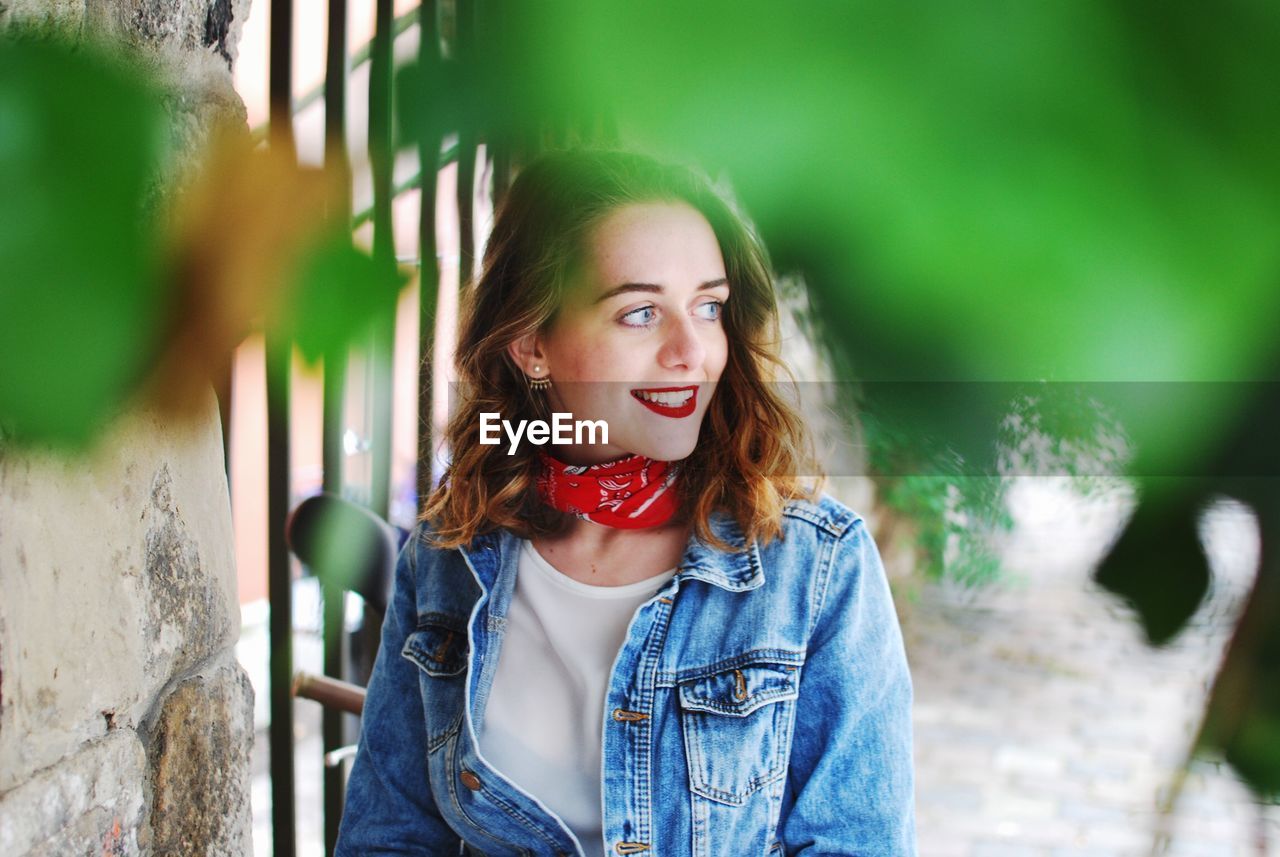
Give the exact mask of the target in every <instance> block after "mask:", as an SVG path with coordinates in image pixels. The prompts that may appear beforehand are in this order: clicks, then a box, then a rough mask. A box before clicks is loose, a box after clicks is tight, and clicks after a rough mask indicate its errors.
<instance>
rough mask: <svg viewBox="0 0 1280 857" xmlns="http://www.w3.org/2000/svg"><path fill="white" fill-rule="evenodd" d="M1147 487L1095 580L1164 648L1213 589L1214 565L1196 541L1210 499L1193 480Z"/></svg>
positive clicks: (1157, 482)
mask: <svg viewBox="0 0 1280 857" xmlns="http://www.w3.org/2000/svg"><path fill="white" fill-rule="evenodd" d="M1142 484H1143V496H1142V498H1141V500H1140V502H1139V504H1138V507H1137V509H1135V510H1134V513H1133V517H1132V518H1131V519H1130V520H1129V523H1128V525H1127V526H1126V527H1125V530H1124V533H1123V534H1122V535H1121V536H1120V538H1119V540H1118V541H1117V542H1116V543H1115V545H1114V546H1113V547H1112V548H1111V551H1110V553H1108V555H1107V558H1106V559H1105V560H1103V562H1102V564H1101V566H1099V568H1098V571H1097V572H1096V575H1095V577H1096V579H1097V581H1098V583H1099V584H1100V585H1101V586H1103V587H1104V588H1106V589H1108V590H1110V591H1111V592H1113V593H1115V594H1116V595H1119V596H1120V597H1122V598H1124V599H1125V600H1126V601H1128V602H1129V604H1131V605H1132V606H1133V608H1134V610H1136V611H1137V613H1138V618H1139V619H1140V620H1141V622H1142V627H1143V630H1144V631H1146V634H1147V639H1148V640H1149V641H1150V642H1151V643H1152V644H1154V645H1162V644H1164V643H1167V642H1168V641H1169V640H1170V639H1172V638H1173V636H1174V635H1175V634H1177V633H1178V631H1179V630H1181V629H1182V627H1183V626H1184V625H1185V624H1186V623H1187V620H1189V619H1190V618H1191V616H1192V614H1193V613H1195V611H1196V608H1197V607H1199V606H1200V602H1201V601H1202V600H1203V599H1204V595H1205V593H1206V592H1207V591H1208V588H1209V566H1208V560H1207V559H1206V557H1205V555H1204V549H1203V547H1202V546H1201V544H1200V540H1199V539H1198V537H1197V536H1196V517H1197V513H1198V512H1199V509H1200V508H1201V506H1202V505H1203V503H1204V499H1205V498H1204V495H1203V494H1202V493H1201V488H1202V487H1201V486H1199V485H1197V484H1195V483H1194V482H1192V481H1190V480H1181V479H1169V480H1165V479H1147V480H1144V482H1143V483H1142Z"/></svg>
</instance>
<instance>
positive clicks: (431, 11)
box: [415, 0, 442, 515]
mask: <svg viewBox="0 0 1280 857" xmlns="http://www.w3.org/2000/svg"><path fill="white" fill-rule="evenodd" d="M419 9H420V14H419V15H418V26H419V32H418V65H419V67H420V68H421V70H422V75H423V78H424V79H425V80H436V79H438V77H439V75H440V63H441V60H440V27H439V21H438V18H437V14H438V12H437V9H436V3H435V0H423V2H422V5H421V6H420V7H419ZM423 109H425V110H432V111H436V110H438V106H437V105H434V104H433V105H426V106H425V107H424V108H423ZM432 115H435V114H434V113H433V114H432ZM441 136H442V134H441V129H440V126H439V123H438V122H434V121H433V122H423V123H422V138H421V139H420V140H419V141H418V164H419V177H420V186H421V196H420V198H419V207H418V469H417V472H416V477H415V489H416V490H415V493H416V495H417V511H418V513H419V515H421V513H422V509H423V507H424V505H425V504H426V502H427V498H428V497H429V496H430V494H431V489H432V488H433V487H434V485H433V479H432V475H433V474H432V468H433V466H434V463H435V438H434V437H433V429H434V426H433V421H432V416H433V414H432V405H433V403H434V401H435V391H434V388H433V386H432V379H431V376H432V372H433V370H434V367H435V361H434V360H433V359H432V356H433V353H434V350H435V330H436V302H437V300H438V298H439V294H440V268H439V263H438V260H437V259H436V177H437V175H438V174H439V171H440V167H439V163H440V144H441Z"/></svg>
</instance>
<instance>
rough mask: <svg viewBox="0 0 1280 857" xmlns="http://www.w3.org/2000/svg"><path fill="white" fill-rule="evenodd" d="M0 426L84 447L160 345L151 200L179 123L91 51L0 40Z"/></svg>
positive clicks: (148, 87) (126, 73) (49, 41)
mask: <svg viewBox="0 0 1280 857" xmlns="http://www.w3.org/2000/svg"><path fill="white" fill-rule="evenodd" d="M0 118H2V121H0V343H3V346H2V347H3V354H4V359H3V360H0V424H3V426H4V428H5V429H6V430H7V431H8V432H10V433H12V434H15V435H17V436H18V437H23V438H39V439H44V440H50V441H56V442H62V443H71V444H79V443H83V442H84V441H86V440H87V439H88V438H89V437H90V436H91V435H92V433H93V432H94V431H95V430H96V429H97V428H98V427H99V426H100V425H101V424H102V422H103V421H104V420H105V418H106V417H107V416H108V415H109V414H110V413H111V412H112V411H114V410H115V409H116V408H117V407H119V405H120V403H121V402H122V401H124V400H125V399H126V398H127V397H128V396H129V395H130V394H131V393H132V391H133V390H134V389H135V388H136V387H137V385H138V384H139V382H140V381H141V380H142V378H143V377H144V376H145V374H146V372H147V370H148V369H149V368H150V365H151V363H152V361H154V360H155V358H156V357H157V355H158V353H159V350H160V348H161V347H162V344H163V333H164V332H163V330H162V329H161V328H160V320H161V319H162V318H163V315H164V311H165V303H166V300H167V299H168V298H169V294H168V293H167V292H166V291H165V290H164V288H163V286H162V283H161V280H160V277H159V264H158V263H159V252H158V251H159V242H158V239H157V233H156V230H155V228H154V222H153V219H152V217H151V211H150V207H149V203H150V201H151V196H152V194H153V192H154V190H155V183H156V181H157V179H158V173H159V168H160V165H161V164H162V162H163V159H164V157H165V141H166V139H167V137H168V127H167V125H166V122H165V115H164V113H163V111H162V110H161V107H160V97H159V93H158V91H157V90H156V89H155V88H154V86H153V85H152V84H151V83H150V82H149V81H147V80H146V79H144V78H143V77H142V76H141V75H140V74H138V73H137V72H136V71H134V70H133V69H131V68H130V67H128V66H126V65H124V64H123V63H121V62H119V61H118V60H116V59H114V58H112V57H111V56H109V55H108V54H107V53H106V52H105V51H104V50H103V49H102V48H100V47H95V46H93V45H89V44H80V45H76V46H71V45H68V44H67V43H65V42H63V41H61V40H60V39H58V38H57V37H50V36H47V35H45V36H37V35H34V34H30V35H28V36H27V37H25V38H24V37H21V36H20V35H14V34H12V33H11V34H9V35H7V36H3V37H0Z"/></svg>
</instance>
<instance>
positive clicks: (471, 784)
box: [458, 771, 480, 792]
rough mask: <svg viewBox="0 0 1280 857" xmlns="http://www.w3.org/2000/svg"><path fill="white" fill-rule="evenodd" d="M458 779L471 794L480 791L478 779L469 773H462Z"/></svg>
mask: <svg viewBox="0 0 1280 857" xmlns="http://www.w3.org/2000/svg"><path fill="white" fill-rule="evenodd" d="M458 779H460V780H462V784H463V785H464V786H466V787H467V788H469V789H471V790H472V791H473V792H478V791H480V778H479V777H477V776H476V775H475V774H473V773H471V772H470V771H463V772H462V773H461V774H459V775H458Z"/></svg>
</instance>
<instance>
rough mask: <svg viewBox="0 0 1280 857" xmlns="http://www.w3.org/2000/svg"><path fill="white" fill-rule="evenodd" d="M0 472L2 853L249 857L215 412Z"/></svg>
mask: <svg viewBox="0 0 1280 857" xmlns="http://www.w3.org/2000/svg"><path fill="white" fill-rule="evenodd" d="M203 416H204V419H202V420H200V421H199V422H197V423H183V424H168V423H165V422H163V421H162V420H161V419H159V418H158V417H157V416H155V415H154V414H151V413H148V412H145V411H144V412H141V413H136V414H133V415H131V416H129V417H126V418H125V419H123V420H121V421H120V422H119V423H118V424H117V426H116V427H115V428H114V430H113V431H112V432H111V433H110V435H109V436H107V437H105V438H103V439H102V440H101V441H100V443H99V445H98V448H97V450H96V451H95V452H93V453H92V454H90V455H88V456H84V457H77V458H68V457H58V456H52V455H35V454H26V455H23V456H15V455H3V456H0V591H3V592H4V600H3V602H0V854H4V855H21V854H33V855H35V854H40V855H44V854H48V855H55V854H56V855H70V854H93V855H99V854H109V855H117V854H141V853H155V854H181V855H193V854H219V855H224V854H246V853H249V851H250V844H249V836H248V835H249V830H250V827H249V824H250V811H249V779H248V778H249V764H248V763H249V751H250V748H251V746H252V741H253V723H252V707H253V691H252V689H251V687H250V686H249V682H248V680H247V678H246V677H245V676H244V673H243V671H242V670H241V669H240V667H239V665H238V664H237V663H236V662H235V658H234V652H233V647H234V644H235V640H236V637H237V635H238V633H239V608H238V601H237V598H236V591H235V586H236V583H235V568H234V561H233V557H234V551H233V543H232V533H231V516H230V506H229V501H228V496H227V485H226V478H225V475H224V470H223V457H222V438H221V432H220V429H219V426H218V418H217V409H216V404H215V402H214V399H213V396H212V395H210V396H209V401H208V407H207V408H206V411H205V413H204V415H203Z"/></svg>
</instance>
